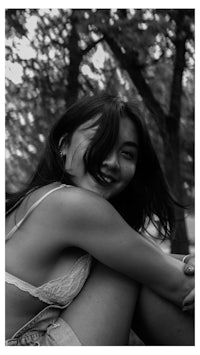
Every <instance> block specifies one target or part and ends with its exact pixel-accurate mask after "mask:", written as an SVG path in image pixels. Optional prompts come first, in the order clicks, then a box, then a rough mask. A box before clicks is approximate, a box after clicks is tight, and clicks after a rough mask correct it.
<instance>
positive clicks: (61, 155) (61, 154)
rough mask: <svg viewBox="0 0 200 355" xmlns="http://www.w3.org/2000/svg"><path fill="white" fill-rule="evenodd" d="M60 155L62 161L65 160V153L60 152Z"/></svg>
mask: <svg viewBox="0 0 200 355" xmlns="http://www.w3.org/2000/svg"><path fill="white" fill-rule="evenodd" d="M59 155H60V157H61V159H63V157H64V153H63V152H62V150H60V151H59Z"/></svg>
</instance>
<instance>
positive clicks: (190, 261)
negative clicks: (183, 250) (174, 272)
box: [182, 254, 195, 313]
mask: <svg viewBox="0 0 200 355" xmlns="http://www.w3.org/2000/svg"><path fill="white" fill-rule="evenodd" d="M183 262H184V263H185V266H184V273H185V275H188V276H194V272H195V255H194V254H188V255H186V256H185V257H184V258H183ZM194 299H195V290H194V289H193V290H192V291H190V293H189V294H188V295H187V296H186V297H185V299H184V301H183V308H182V310H183V311H184V312H190V313H191V312H193V311H194Z"/></svg>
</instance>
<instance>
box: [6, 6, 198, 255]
mask: <svg viewBox="0 0 200 355" xmlns="http://www.w3.org/2000/svg"><path fill="white" fill-rule="evenodd" d="M5 16H6V151H5V152H6V190H7V192H8V193H9V192H12V191H17V190H18V189H20V188H21V187H22V186H23V185H24V184H25V183H26V182H27V180H28V179H29V177H30V175H31V174H32V173H33V171H34V169H35V167H36V165H37V163H38V161H39V158H40V155H41V153H42V151H43V148H44V142H45V137H46V136H47V134H48V132H49V130H50V128H51V126H52V124H54V123H55V121H56V120H57V119H59V117H60V116H61V114H62V113H63V112H64V111H65V110H66V108H67V106H68V105H70V104H71V103H72V102H73V101H75V100H76V99H77V98H79V97H82V96H84V95H93V94H95V93H99V92H102V91H106V92H108V93H112V94H118V95H121V96H122V97H124V98H128V99H132V100H136V101H137V102H138V105H139V106H140V109H141V111H142V113H143V116H144V119H145V121H146V123H147V125H148V128H149V131H150V135H151V138H152V142H153V144H154V146H155V149H156V151H157V154H158V156H159V159H160V161H161V165H162V167H163V170H164V172H165V176H166V179H167V181H168V183H169V185H170V187H171V189H172V191H173V194H174V196H175V197H176V198H177V199H178V200H179V201H180V202H181V203H183V204H187V206H188V208H187V209H186V210H185V211H184V210H183V209H177V211H176V218H177V228H176V232H175V236H176V238H175V239H174V240H173V241H172V242H171V243H165V244H164V245H163V247H164V248H166V249H167V250H171V252H174V253H182V254H187V253H188V252H189V251H192V250H193V249H194V64H195V61H194V10H193V9H7V10H6V13H5ZM150 227H151V226H150ZM152 231H153V229H152ZM153 233H156V232H155V231H153Z"/></svg>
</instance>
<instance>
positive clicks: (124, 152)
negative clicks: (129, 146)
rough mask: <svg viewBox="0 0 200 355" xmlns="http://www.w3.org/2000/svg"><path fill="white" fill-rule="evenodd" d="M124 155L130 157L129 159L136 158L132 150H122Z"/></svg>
mask: <svg viewBox="0 0 200 355" xmlns="http://www.w3.org/2000/svg"><path fill="white" fill-rule="evenodd" d="M122 155H123V156H124V157H125V158H126V159H128V160H135V158H136V157H135V154H134V153H131V152H126V151H123V152H122Z"/></svg>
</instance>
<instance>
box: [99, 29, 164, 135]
mask: <svg viewBox="0 0 200 355" xmlns="http://www.w3.org/2000/svg"><path fill="white" fill-rule="evenodd" d="M104 39H105V41H106V42H107V44H108V45H109V47H110V49H111V50H112V52H113V53H114V55H115V57H116V58H117V60H118V61H119V63H120V65H121V67H122V68H123V69H125V70H126V71H127V72H128V74H129V75H130V78H131V79H132V81H133V83H134V85H135V86H136V88H137V90H138V92H139V94H140V95H141V96H142V98H143V100H144V103H145V104H146V106H147V108H148V109H149V111H150V112H151V114H152V116H153V118H154V119H155V121H156V124H157V126H158V128H159V131H160V134H161V136H162V138H163V139H164V140H165V141H166V134H165V120H166V114H165V112H164V111H163V109H162V107H161V105H160V103H159V102H158V101H157V100H156V98H155V97H154V95H153V93H152V89H151V88H150V86H149V85H148V84H147V83H146V81H145V79H144V76H143V74H142V69H141V66H140V64H139V63H138V59H137V56H136V54H135V53H134V52H132V51H129V52H125V53H124V52H122V50H121V48H120V46H119V45H118V43H117V42H116V41H115V40H114V38H112V37H111V36H110V35H109V34H108V33H104Z"/></svg>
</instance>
